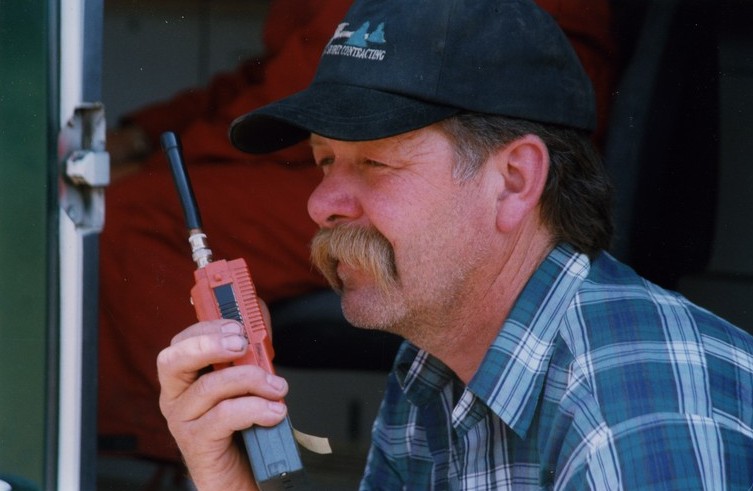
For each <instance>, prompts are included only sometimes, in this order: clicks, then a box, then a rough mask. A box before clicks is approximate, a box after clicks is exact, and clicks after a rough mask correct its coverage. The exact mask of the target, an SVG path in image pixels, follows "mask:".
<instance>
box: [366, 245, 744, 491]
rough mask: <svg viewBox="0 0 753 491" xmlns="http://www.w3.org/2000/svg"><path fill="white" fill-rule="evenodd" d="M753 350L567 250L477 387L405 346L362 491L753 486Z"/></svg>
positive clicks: (667, 295)
mask: <svg viewBox="0 0 753 491" xmlns="http://www.w3.org/2000/svg"><path fill="white" fill-rule="evenodd" d="M458 349H462V347H458ZM752 353H753V338H751V337H749V336H748V335H747V334H745V333H743V332H742V331H740V330H738V329H737V328H735V327H733V326H732V325H730V324H729V323H727V322H725V321H723V320H721V319H720V318H718V317H716V316H714V315H713V314H711V313H709V312H708V311H705V310H703V309H701V308H699V307H697V306H694V305H693V304H691V303H689V302H688V301H687V300H686V299H684V298H683V297H681V296H679V295H677V294H675V293H671V292H668V291H666V290H663V289H661V288H659V287H657V286H656V285H653V284H651V283H648V282H647V281H645V280H644V279H641V278H640V277H638V276H637V275H636V274H635V273H634V272H633V271H632V270H631V269H630V268H628V267H626V266H624V265H622V264H620V263H619V262H617V261H616V260H614V259H613V258H611V257H610V256H609V255H607V254H601V255H599V257H598V258H597V259H596V260H595V261H594V262H593V263H590V262H589V260H588V258H587V257H586V256H583V255H581V254H577V253H574V252H573V251H572V250H571V249H570V248H569V247H567V246H560V247H557V248H556V249H555V250H554V251H552V253H551V254H550V255H549V257H548V258H547V259H546V260H545V261H544V262H543V263H542V265H541V266H540V267H539V269H538V270H537V271H536V273H535V274H534V275H533V277H532V278H531V279H530V281H529V282H528V284H527V285H526V287H525V289H524V291H523V293H522V294H521V296H520V298H519V299H518V300H517V302H516V304H515V306H514V307H513V309H512V311H511V313H510V316H509V318H508V319H507V321H506V322H505V324H504V326H503V327H502V329H501V330H500V332H499V335H498V337H497V338H496V340H495V341H494V343H493V345H492V346H491V348H489V351H488V352H487V354H486V357H485V358H484V360H483V363H482V365H481V367H480V368H479V370H478V372H477V373H476V375H475V376H474V378H473V379H472V380H471V382H470V383H469V384H468V386H465V385H464V384H463V383H462V382H460V381H459V380H458V379H457V377H456V376H455V375H454V374H453V373H452V372H451V371H450V370H449V369H448V368H447V367H446V366H445V365H444V364H442V363H441V362H440V361H439V360H438V359H436V358H434V357H432V356H431V355H429V354H428V353H426V352H424V351H421V350H419V349H417V348H416V347H415V346H413V345H410V344H408V343H405V344H404V345H403V347H402V348H401V351H400V353H399V354H398V357H397V359H396V363H395V368H394V370H393V372H392V373H391V374H390V377H389V382H388V386H387V390H386V393H385V398H384V401H383V403H382V407H381V409H380V412H379V415H378V417H377V420H376V422H375V424H374V430H373V443H372V448H371V451H370V454H369V460H368V464H367V468H366V473H365V475H364V479H363V482H362V484H361V490H384V491H394V490H401V489H402V490H429V489H432V490H469V491H470V490H491V489H516V490H517V489H568V490H570V489H571V490H581V489H596V490H608V489H630V490H632V489H639V488H640V489H652V490H653V489H667V490H668V489H672V490H691V489H693V490H694V489H706V490H715V491H716V490H724V489H730V490H731V489H735V490H736V489H744V490H748V489H751V485H753V355H752Z"/></svg>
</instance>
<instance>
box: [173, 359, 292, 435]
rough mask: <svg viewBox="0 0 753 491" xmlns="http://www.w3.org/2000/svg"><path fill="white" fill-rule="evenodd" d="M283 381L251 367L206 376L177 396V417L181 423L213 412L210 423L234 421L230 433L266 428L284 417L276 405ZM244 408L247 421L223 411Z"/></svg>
mask: <svg viewBox="0 0 753 491" xmlns="http://www.w3.org/2000/svg"><path fill="white" fill-rule="evenodd" d="M287 391H288V385H287V383H286V382H285V380H284V379H282V378H280V377H278V376H276V375H274V374H271V373H267V372H266V371H264V370H263V369H261V368H259V367H257V366H252V365H238V366H231V367H227V368H223V369H221V370H217V371H214V372H210V373H207V374H205V375H202V376H201V377H200V378H198V379H197V380H196V381H195V382H194V383H193V384H191V385H190V386H189V387H188V388H186V390H185V391H184V392H183V393H182V394H181V395H180V406H179V415H177V417H178V418H179V419H180V420H182V421H190V420H195V419H198V418H201V417H204V415H205V414H208V413H210V412H212V411H214V416H212V417H211V418H209V419H214V418H215V417H217V414H219V418H220V419H223V418H227V421H231V420H236V421H237V423H233V427H234V429H236V430H237V429H243V428H247V427H248V426H251V424H260V425H262V426H269V425H271V424H276V423H277V422H279V421H280V420H281V419H282V417H284V415H285V405H284V404H282V403H281V402H280V401H281V400H282V398H283V397H285V395H286V394H287ZM226 406H230V407H238V406H242V407H244V414H247V415H249V419H244V418H242V417H238V418H236V417H235V416H234V415H233V414H232V412H231V411H230V410H228V409H226Z"/></svg>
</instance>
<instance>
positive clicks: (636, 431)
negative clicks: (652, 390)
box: [555, 413, 753, 490]
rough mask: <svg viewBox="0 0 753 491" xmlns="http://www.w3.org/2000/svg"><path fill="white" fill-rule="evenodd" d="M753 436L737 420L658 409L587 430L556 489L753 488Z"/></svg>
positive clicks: (563, 471)
mask: <svg viewBox="0 0 753 491" xmlns="http://www.w3.org/2000/svg"><path fill="white" fill-rule="evenodd" d="M751 462H753V439H751V434H749V432H745V431H743V429H741V428H739V427H737V426H736V425H734V424H726V423H723V422H719V421H716V420H714V419H712V418H709V417H703V416H698V415H693V414H678V413H653V414H647V415H645V416H641V417H639V418H633V419H631V420H628V421H625V422H623V423H621V424H619V425H617V426H615V427H613V428H608V427H604V426H601V427H597V428H595V429H593V430H592V431H591V432H589V434H587V435H586V436H585V438H584V439H583V441H582V443H581V444H580V445H579V446H578V447H577V448H576V449H575V451H574V452H573V454H572V456H571V458H570V459H569V461H568V462H567V464H566V466H565V468H564V469H563V470H562V472H561V473H560V476H559V479H558V483H557V484H556V485H555V489H561V490H576V489H577V490H580V489H593V490H604V489H615V490H634V489H705V490H738V489H743V490H747V489H751V485H752V484H753V470H752V469H751V465H750V463H751Z"/></svg>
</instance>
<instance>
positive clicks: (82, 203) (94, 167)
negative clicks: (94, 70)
mask: <svg viewBox="0 0 753 491" xmlns="http://www.w3.org/2000/svg"><path fill="white" fill-rule="evenodd" d="M106 134H107V124H106V120H105V109H104V106H103V105H102V104H101V103H83V104H82V105H80V106H78V107H76V109H75V110H74V113H73V116H72V117H71V119H70V120H68V122H67V123H66V125H65V127H64V128H63V129H62V130H61V131H60V135H59V138H58V156H59V162H60V165H61V169H60V173H59V175H60V186H59V191H60V207H61V208H62V209H63V211H64V212H65V213H66V214H67V215H68V216H69V217H70V219H71V220H72V221H73V223H74V224H75V225H76V228H77V229H78V230H79V231H81V232H82V233H97V232H100V231H101V230H102V228H103V227H104V222H105V187H107V185H108V184H109V183H110V155H109V154H108V153H107V151H106V150H105V138H106Z"/></svg>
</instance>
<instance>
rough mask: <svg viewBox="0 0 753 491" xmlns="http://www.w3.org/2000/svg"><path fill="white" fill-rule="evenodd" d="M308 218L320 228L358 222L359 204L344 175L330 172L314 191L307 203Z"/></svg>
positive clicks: (352, 188)
mask: <svg viewBox="0 0 753 491" xmlns="http://www.w3.org/2000/svg"><path fill="white" fill-rule="evenodd" d="M308 212H309V216H310V217H311V218H312V219H313V220H314V222H316V223H317V224H318V225H319V226H320V227H322V228H330V227H334V226H336V225H342V224H345V223H350V222H354V221H356V220H358V219H359V218H360V217H361V216H362V215H363V210H362V208H361V204H360V202H359V201H358V199H357V197H356V193H355V192H354V187H353V184H352V183H351V182H349V179H348V176H347V174H346V173H342V172H336V171H334V170H330V172H328V173H327V174H326V175H325V176H324V178H322V182H320V183H319V185H318V186H317V187H316V188H315V189H314V191H313V192H312V193H311V196H309V201H308Z"/></svg>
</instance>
